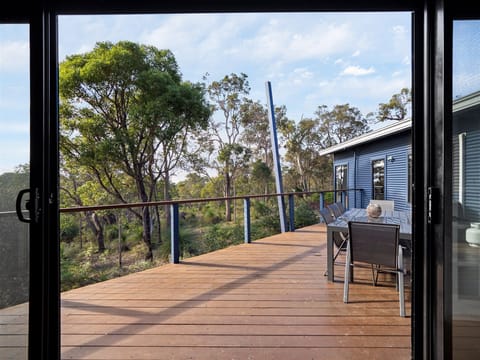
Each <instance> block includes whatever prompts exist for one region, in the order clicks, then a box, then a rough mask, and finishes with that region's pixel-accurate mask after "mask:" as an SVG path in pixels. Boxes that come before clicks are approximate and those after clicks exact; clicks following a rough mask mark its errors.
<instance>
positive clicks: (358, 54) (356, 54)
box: [352, 50, 360, 57]
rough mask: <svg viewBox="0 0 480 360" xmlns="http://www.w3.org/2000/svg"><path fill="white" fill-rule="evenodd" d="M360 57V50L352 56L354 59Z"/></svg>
mask: <svg viewBox="0 0 480 360" xmlns="http://www.w3.org/2000/svg"><path fill="white" fill-rule="evenodd" d="M358 56H360V50H357V51H355V52H354V53H353V54H352V57H358Z"/></svg>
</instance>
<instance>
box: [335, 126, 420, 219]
mask: <svg viewBox="0 0 480 360" xmlns="http://www.w3.org/2000/svg"><path fill="white" fill-rule="evenodd" d="M410 152H411V134H410V130H408V131H404V132H402V133H398V134H394V135H392V136H389V137H386V138H383V139H379V140H376V141H372V142H370V143H366V144H361V145H358V146H356V147H352V148H350V149H348V150H345V151H342V152H337V153H335V154H334V166H336V165H341V164H348V187H349V188H354V187H355V188H357V189H363V194H362V196H361V197H360V195H357V196H356V202H355V201H352V200H353V199H354V198H355V196H354V194H353V193H351V194H349V200H350V203H349V207H362V208H365V207H367V205H368V203H369V201H370V199H371V198H372V160H376V159H384V160H385V199H386V200H394V201H395V210H411V204H409V203H408V154H409V153H410ZM355 158H356V161H355ZM389 158H392V159H393V161H388V160H387V159H389ZM355 163H356V166H355ZM355 167H356V171H354V170H355ZM355 174H356V176H355ZM355 177H356V178H355ZM360 198H361V199H360Z"/></svg>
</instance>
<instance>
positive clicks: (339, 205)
mask: <svg viewBox="0 0 480 360" xmlns="http://www.w3.org/2000/svg"><path fill="white" fill-rule="evenodd" d="M335 204H336V206H337V207H338V209H339V210H340V212H341V213H342V214H343V213H344V212H345V211H346V209H345V206H343V204H342V202H341V201H338V202H336V203H335Z"/></svg>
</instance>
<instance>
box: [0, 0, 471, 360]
mask: <svg viewBox="0 0 480 360" xmlns="http://www.w3.org/2000/svg"><path fill="white" fill-rule="evenodd" d="M447 1H448V0H407V1H402V0H395V1H392V2H388V3H385V1H382V0H369V1H364V2H362V3H360V2H358V1H354V0H345V1H342V2H341V3H334V2H331V1H328V0H319V1H317V2H315V3H314V4H312V3H311V2H310V1H295V2H293V1H288V0H280V1H277V2H276V3H274V4H272V3H271V2H269V1H261V0H260V1H257V2H255V5H253V3H248V2H247V3H245V2H244V1H240V0H232V1H229V2H218V1H214V0H212V1H208V0H207V1H204V2H201V3H199V2H197V1H191V0H189V1H183V2H177V3H168V4H157V5H152V3H151V1H148V0H137V1H133V0H131V1H128V0H123V1H117V2H116V3H115V7H114V8H113V7H112V5H110V4H109V3H108V2H98V1H91V0H83V1H81V0H72V1H69V2H61V1H56V0H50V1H49V0H44V1H41V2H38V3H39V4H37V1H34V0H32V1H28V0H27V1H19V2H17V3H15V4H12V5H13V6H14V8H13V9H12V8H10V10H8V11H9V13H8V14H7V15H2V16H1V17H3V16H8V18H9V19H13V18H18V19H22V20H23V21H27V22H28V23H30V26H31V28H30V32H31V38H30V42H31V44H30V45H31V55H30V63H31V65H30V66H31V94H32V95H31V134H32V137H31V186H30V187H31V189H33V192H34V193H36V194H37V195H36V196H35V198H36V199H37V204H38V205H37V206H36V208H35V209H34V210H32V213H31V216H32V218H34V219H35V221H34V222H33V223H32V224H31V225H30V227H31V234H32V241H31V254H32V256H31V269H32V270H33V271H32V272H31V301H30V336H29V349H30V358H31V359H49V360H50V359H59V358H60V335H59V333H60V300H59V299H60V295H59V294H60V293H59V278H60V274H59V236H58V229H59V213H58V186H59V180H58V170H59V166H58V157H59V150H58V127H59V124H58V104H57V99H58V95H57V94H58V89H57V83H58V82H57V80H58V79H57V62H58V56H57V45H58V39H57V31H58V27H57V15H68V14H115V13H116V14H134V13H152V12H186V11H189V12H205V11H210V12H214V11H215V12H222V11H223V12H227V11H338V12H340V11H357V12H361V11H411V12H412V13H413V17H412V27H413V32H412V53H413V54H412V76H413V79H412V93H413V106H412V112H413V117H414V119H415V121H414V122H413V124H412V149H413V150H412V152H413V154H414V155H413V156H414V159H413V160H414V161H413V163H414V168H413V183H414V184H415V185H414V191H413V203H412V211H413V234H414V237H415V238H416V239H418V241H416V242H415V245H414V254H413V262H414V278H413V297H412V298H413V306H412V355H413V357H414V358H416V359H432V358H446V357H445V356H448V353H449V350H448V344H446V343H445V341H447V340H446V339H448V331H449V330H448V327H447V326H446V324H445V319H448V313H447V310H448V303H447V302H446V301H445V292H446V291H448V286H446V278H445V268H446V267H447V268H448V264H445V251H446V247H445V246H444V242H445V234H446V233H447V232H448V231H447V230H448V229H447V228H446V227H447V226H448V225H447V226H444V225H443V223H444V221H443V219H444V218H448V216H449V215H450V214H449V213H448V212H449V211H450V210H449V209H448V206H447V204H446V202H445V199H447V195H448V193H447V192H448V181H449V180H448V179H445V178H444V175H445V169H446V168H448V165H449V164H448V163H447V161H448V160H447V159H446V157H445V148H444V147H445V145H446V142H445V141H444V139H445V135H446V134H448V131H449V129H448V128H447V126H448V125H447V123H448V121H447V116H448V114H449V113H448V112H447V111H446V110H448V107H449V103H448V102H447V101H445V99H447V98H448V96H449V91H448V89H449V88H448V85H449V83H450V82H451V74H449V73H448V71H447V70H448V68H449V66H451V64H450V63H448V60H449V59H451V54H449V53H448V46H447V47H446V46H445V44H446V43H448V42H449V41H450V40H451V34H449V32H448V28H447V27H445V19H447V18H448V16H450V14H451V13H452V11H453V10H451V9H448V11H447V13H446V12H445V2H447ZM464 3H465V4H464ZM455 6H458V7H459V8H461V6H466V0H456V1H455ZM465 8H466V9H468V6H466V7H465ZM447 15H448V16H447ZM450 181H451V179H450ZM37 189H38V190H37ZM430 189H433V192H432V194H433V197H432V200H433V201H434V202H436V206H435V207H434V208H435V209H438V210H439V211H438V212H436V213H435V214H433V218H432V219H433V220H432V221H431V223H429V222H428V215H429V212H428V211H429V207H428V204H429V202H428V200H429V198H428V194H429V191H430ZM420 240H422V241H420ZM437 246H438V247H437ZM432 248H433V249H434V254H433V255H434V256H430V253H431V252H432ZM446 315H447V316H446ZM445 349H446V350H445ZM447 358H448V357H447Z"/></svg>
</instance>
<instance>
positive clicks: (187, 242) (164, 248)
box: [158, 226, 205, 262]
mask: <svg viewBox="0 0 480 360" xmlns="http://www.w3.org/2000/svg"><path fill="white" fill-rule="evenodd" d="M165 235H167V234H165ZM164 239H168V240H166V241H163V242H162V244H161V245H160V247H159V249H158V256H159V258H160V259H162V260H163V261H165V262H167V261H169V260H170V254H171V248H172V247H171V241H170V234H168V236H165V237H164ZM179 248H180V257H182V258H189V257H191V256H196V255H200V254H201V253H203V252H205V251H203V249H202V246H201V244H200V243H199V239H198V234H197V233H196V232H195V231H194V230H192V228H190V227H185V226H184V227H180V234H179Z"/></svg>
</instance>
